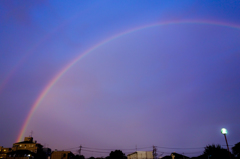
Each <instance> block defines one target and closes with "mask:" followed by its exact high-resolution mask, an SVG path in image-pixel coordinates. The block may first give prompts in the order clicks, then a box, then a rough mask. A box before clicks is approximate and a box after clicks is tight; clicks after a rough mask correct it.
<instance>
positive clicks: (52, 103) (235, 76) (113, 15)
mask: <svg viewBox="0 0 240 159" xmlns="http://www.w3.org/2000/svg"><path fill="white" fill-rule="evenodd" d="M239 15H240V2H239V1H227V2H226V1H214V2H209V1H201V2H198V1H179V2H177V1H174V2H170V1H71V2H70V1H64V2H59V1H41V2H40V1H21V2H20V1H15V0H13V1H1V2H0V22H1V23H0V49H1V52H0V54H1V56H0V57H1V58H0V106H1V107H0V112H1V116H0V120H1V132H0V141H1V145H0V146H4V147H11V146H12V144H13V143H14V142H15V141H16V139H17V137H18V136H19V134H20V130H21V128H22V127H23V124H24V122H25V120H26V118H27V116H28V114H29V112H30V110H31V108H32V106H33V104H34V102H35V101H36V100H37V98H38V97H39V95H40V93H41V92H42V91H43V89H44V88H45V87H46V86H47V84H48V83H49V82H50V81H51V80H52V79H53V78H54V77H55V76H56V75H57V73H58V72H59V71H61V70H62V69H64V68H65V67H66V66H67V65H68V64H69V63H70V62H71V61H73V60H74V59H75V58H76V57H78V56H79V55H81V54H83V53H84V52H85V51H86V50H88V49H90V48H92V47H93V46H95V45H96V44H98V43H99V42H102V41H104V40H106V39H108V38H109V37H112V36H114V35H117V34H119V33H121V32H126V31H128V30H131V29H134V28H138V27H141V26H145V25H150V24H157V23H164V22H166V21H173V22H174V21H179V22H181V21H199V22H200V21H206V22H207V21H208V22H212V23H215V22H220V23H222V24H226V25H213V24H207V23H204V24H203V23H175V24H166V25H159V26H154V27H147V28H145V29H141V30H137V31H135V32H131V33H128V34H125V35H123V36H120V37H118V38H115V39H113V40H111V41H109V42H107V43H105V44H104V45H101V46H100V47H98V48H97V49H95V50H93V51H92V52H90V53H89V54H87V55H86V56H84V57H83V58H81V59H80V60H79V61H78V62H77V63H76V64H75V65H73V66H72V67H71V68H70V69H69V70H68V71H67V72H66V73H65V74H64V75H63V76H61V78H60V79H59V80H58V81H57V82H56V83H55V85H54V86H53V87H52V88H51V89H50V91H49V92H48V93H47V95H46V96H45V97H44V99H43V101H42V102H41V103H40V105H39V106H38V108H37V110H36V111H35V113H34V114H33V117H32V118H31V120H30V122H29V125H28V126H27V129H26V132H25V136H29V135H30V132H31V131H33V132H34V133H33V137H34V139H35V140H37V141H38V142H40V143H41V144H43V145H44V144H46V145H48V146H49V147H50V148H52V149H53V150H54V149H58V150H67V149H69V150H71V151H72V152H74V153H76V150H77V149H76V147H78V146H80V145H82V146H83V147H88V148H90V149H87V148H85V149H84V148H83V151H82V154H83V155H85V156H86V157H89V156H95V157H99V156H104V157H105V156H107V155H108V154H109V152H110V150H115V149H121V150H123V152H124V153H126V154H128V153H130V152H133V151H135V149H136V146H137V147H138V150H152V148H151V146H153V145H156V146H158V149H157V150H158V154H159V155H161V154H162V153H163V152H164V153H163V156H165V155H168V154H170V153H171V152H173V151H175V152H177V153H184V154H185V155H187V156H197V155H200V154H201V153H202V152H203V148H201V147H204V146H206V145H208V144H220V145H223V147H225V146H224V145H225V140H224V137H223V135H222V134H221V133H220V130H221V128H222V127H225V128H227V129H228V132H229V133H228V135H227V137H228V142H229V144H230V145H234V144H236V143H238V142H240V136H239V134H240V126H239V123H240V118H239V112H240V19H239ZM229 24H232V26H233V25H234V26H238V28H237V27H235V28H233V27H231V26H230V25H229ZM145 147H146V148H145ZM162 147H168V148H169V149H166V148H162ZM71 148H73V149H71ZM139 148H144V149H139ZM170 148H171V149H170ZM174 148H182V149H174ZM185 148H199V149H185ZM97 149H101V150H97ZM103 149H108V150H103ZM87 150H88V151H87ZM89 151H99V152H89ZM100 152H101V153H100Z"/></svg>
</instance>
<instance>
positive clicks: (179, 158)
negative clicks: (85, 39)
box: [171, 152, 190, 159]
mask: <svg viewBox="0 0 240 159" xmlns="http://www.w3.org/2000/svg"><path fill="white" fill-rule="evenodd" d="M171 156H172V159H189V158H190V157H187V156H184V155H181V154H178V153H176V152H173V153H172V154H171Z"/></svg>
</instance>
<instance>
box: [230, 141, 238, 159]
mask: <svg viewBox="0 0 240 159" xmlns="http://www.w3.org/2000/svg"><path fill="white" fill-rule="evenodd" d="M232 152H233V154H234V156H235V157H236V158H237V159H240V142H239V143H237V144H235V145H234V146H233V147H232Z"/></svg>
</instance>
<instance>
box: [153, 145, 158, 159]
mask: <svg viewBox="0 0 240 159" xmlns="http://www.w3.org/2000/svg"><path fill="white" fill-rule="evenodd" d="M153 158H154V159H157V148H156V146H154V145H153Z"/></svg>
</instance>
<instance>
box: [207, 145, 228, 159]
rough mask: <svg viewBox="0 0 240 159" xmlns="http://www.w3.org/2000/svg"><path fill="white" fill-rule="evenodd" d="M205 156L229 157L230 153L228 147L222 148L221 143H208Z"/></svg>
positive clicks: (214, 158)
mask: <svg viewBox="0 0 240 159" xmlns="http://www.w3.org/2000/svg"><path fill="white" fill-rule="evenodd" d="M203 155H204V156H207V157H208V158H209V159H228V158H229V153H228V151H227V149H224V148H222V147H221V146H220V145H214V144H212V145H208V146H206V147H205V150H204V152H203Z"/></svg>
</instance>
